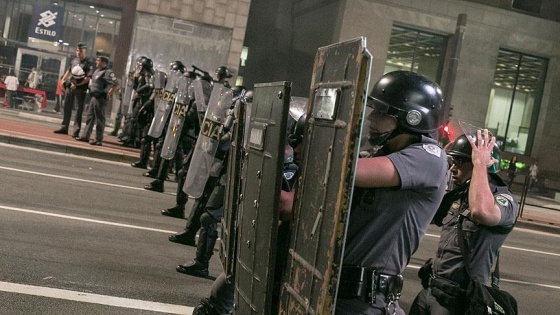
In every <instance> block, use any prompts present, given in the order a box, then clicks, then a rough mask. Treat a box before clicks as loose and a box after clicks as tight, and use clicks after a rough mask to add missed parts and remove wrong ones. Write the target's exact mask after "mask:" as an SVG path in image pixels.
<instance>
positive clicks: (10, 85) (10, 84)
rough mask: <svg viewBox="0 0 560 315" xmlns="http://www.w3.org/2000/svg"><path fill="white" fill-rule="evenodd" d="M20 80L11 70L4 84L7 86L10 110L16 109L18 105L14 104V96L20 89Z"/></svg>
mask: <svg viewBox="0 0 560 315" xmlns="http://www.w3.org/2000/svg"><path fill="white" fill-rule="evenodd" d="M18 83H19V82H18V78H17V76H16V73H15V72H14V70H10V73H9V74H8V76H7V77H6V79H5V80H4V84H6V103H8V106H9V107H10V108H15V107H16V104H15V103H14V94H15V93H16V91H17V88H18Z"/></svg>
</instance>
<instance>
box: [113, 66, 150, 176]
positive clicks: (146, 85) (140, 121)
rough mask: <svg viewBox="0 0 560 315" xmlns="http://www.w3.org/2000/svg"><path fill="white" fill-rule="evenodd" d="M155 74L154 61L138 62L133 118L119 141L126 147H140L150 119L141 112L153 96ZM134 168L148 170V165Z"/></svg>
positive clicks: (126, 125) (128, 120) (127, 123)
mask: <svg viewBox="0 0 560 315" xmlns="http://www.w3.org/2000/svg"><path fill="white" fill-rule="evenodd" d="M153 73H154V64H153V61H152V59H150V58H148V57H141V58H140V60H139V61H138V62H137V65H136V71H135V73H134V84H133V89H134V96H133V105H132V106H133V110H132V116H131V117H129V118H128V119H127V121H126V123H125V126H124V129H125V131H123V133H125V136H124V137H122V138H119V139H118V141H119V142H122V143H123V146H125V147H140V138H141V134H140V132H141V131H142V128H143V127H145V125H146V123H147V120H148V118H149V117H146V114H147V113H145V112H141V111H140V109H141V108H142V105H144V103H146V102H147V101H148V100H149V98H150V96H151V95H152V89H153V86H152V85H151V78H152V75H153ZM141 114H142V115H141ZM133 166H134V167H140V168H147V165H146V166H143V165H139V166H135V165H133Z"/></svg>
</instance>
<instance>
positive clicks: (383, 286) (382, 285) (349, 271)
mask: <svg viewBox="0 0 560 315" xmlns="http://www.w3.org/2000/svg"><path fill="white" fill-rule="evenodd" d="M402 288H403V277H402V275H388V274H383V273H380V272H377V270H375V269H374V268H366V267H358V266H342V273H341V275H340V283H339V285H338V297H339V298H343V299H351V298H360V299H362V300H363V301H364V302H366V303H368V304H371V305H373V304H375V300H376V295H377V293H380V294H383V295H384V296H385V299H386V301H387V306H388V307H389V306H390V305H391V304H393V303H394V301H396V300H398V299H399V298H400V297H401V291H402Z"/></svg>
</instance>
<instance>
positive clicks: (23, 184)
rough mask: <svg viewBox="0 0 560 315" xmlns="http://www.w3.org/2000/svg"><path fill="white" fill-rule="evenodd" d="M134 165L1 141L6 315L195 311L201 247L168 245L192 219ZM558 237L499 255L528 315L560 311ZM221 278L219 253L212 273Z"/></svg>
mask: <svg viewBox="0 0 560 315" xmlns="http://www.w3.org/2000/svg"><path fill="white" fill-rule="evenodd" d="M141 173H142V170H138V169H134V168H132V167H130V166H129V165H126V164H121V163H114V162H108V161H103V160H95V159H88V158H82V157H76V156H70V155H64V154H58V153H52V152H45V151H39V150H33V149H27V148H22V147H16V146H10V145H4V144H0V187H1V189H0V301H2V303H0V314H16V315H17V314H162V313H164V314H165V313H168V314H190V313H191V312H192V307H193V306H194V305H196V303H197V302H198V301H199V300H200V299H201V298H202V297H204V296H206V295H207V293H208V292H209V290H210V286H211V284H212V278H208V279H201V278H196V277H190V276H186V275H183V274H179V273H177V272H175V270H174V268H175V266H176V265H177V264H179V263H184V262H186V261H187V260H188V259H190V258H192V257H194V254H195V249H194V248H191V247H186V246H182V245H178V244H173V243H170V242H169V241H167V236H168V235H169V234H171V233H174V232H175V231H179V230H181V229H182V228H183V227H184V224H185V221H184V220H179V219H173V218H168V217H164V216H161V215H160V214H159V211H160V210H161V209H163V208H166V207H170V206H173V205H174V202H175V199H174V198H175V196H174V195H173V194H172V193H174V192H175V188H176V184H175V183H173V182H166V183H165V185H166V193H164V194H161V193H155V192H150V191H145V190H144V189H142V188H141V187H142V186H143V185H144V184H146V183H148V182H149V179H148V178H145V177H142V176H141ZM438 234H439V232H438V229H437V228H436V227H432V228H430V230H429V232H428V235H427V236H426V237H425V238H424V239H423V241H422V243H421V246H420V249H419V250H418V252H417V253H416V254H415V255H414V257H413V258H412V260H411V262H410V265H409V267H408V268H407V270H406V271H405V273H404V277H405V289H404V292H403V297H402V298H401V304H402V306H403V308H404V309H405V310H407V309H408V307H409V305H410V304H411V302H412V300H413V299H414V297H415V295H416V293H417V292H418V291H419V290H420V284H419V281H418V279H417V277H416V272H417V269H418V267H419V266H420V265H422V263H423V262H424V261H425V260H426V259H428V258H429V257H432V256H433V255H434V254H435V249H436V246H437V241H438ZM559 240H560V235H556V234H548V233H543V232H538V231H532V230H524V229H515V230H514V231H513V232H512V234H511V235H510V237H509V239H508V240H507V242H506V244H505V246H504V248H503V249H502V254H501V258H500V262H501V267H500V268H501V270H500V271H501V277H502V289H504V290H506V291H508V292H510V293H512V294H513V295H514V296H515V297H516V298H517V300H518V302H519V308H520V312H519V313H520V314H557V313H558V309H560V300H559V299H558V296H559V294H560V273H559V272H558V267H559V266H560V249H559V248H558V246H557V244H558V241H559ZM220 271H221V267H220V264H219V261H218V255H215V256H214V257H213V258H212V261H211V269H210V274H211V275H212V276H217V275H218V274H219V272H220Z"/></svg>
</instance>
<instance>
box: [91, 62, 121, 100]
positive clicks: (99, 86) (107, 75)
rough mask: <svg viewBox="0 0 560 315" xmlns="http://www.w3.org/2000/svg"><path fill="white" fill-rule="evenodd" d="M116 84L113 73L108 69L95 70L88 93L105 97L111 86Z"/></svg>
mask: <svg viewBox="0 0 560 315" xmlns="http://www.w3.org/2000/svg"><path fill="white" fill-rule="evenodd" d="M116 84H117V78H116V77H115V74H114V73H113V71H111V70H110V69H108V68H103V69H97V70H95V72H94V73H93V75H92V77H91V83H90V87H89V90H90V93H101V94H103V95H106V94H107V93H108V92H109V90H110V89H111V87H112V86H114V85H116Z"/></svg>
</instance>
